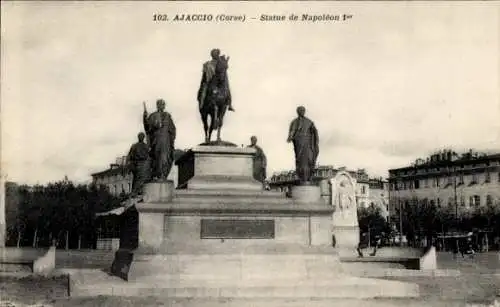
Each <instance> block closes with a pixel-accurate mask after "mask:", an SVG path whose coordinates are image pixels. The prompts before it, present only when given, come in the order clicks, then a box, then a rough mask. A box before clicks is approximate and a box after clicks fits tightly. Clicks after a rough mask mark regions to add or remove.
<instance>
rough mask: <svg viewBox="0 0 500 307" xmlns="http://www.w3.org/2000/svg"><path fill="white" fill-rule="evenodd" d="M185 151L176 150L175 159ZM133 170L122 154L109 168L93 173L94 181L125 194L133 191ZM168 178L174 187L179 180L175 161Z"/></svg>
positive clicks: (116, 193)
mask: <svg viewBox="0 0 500 307" xmlns="http://www.w3.org/2000/svg"><path fill="white" fill-rule="evenodd" d="M184 153H185V151H183V150H178V149H176V150H175V153H174V161H177V159H179V157H181V156H182V155H183V154H184ZM132 179H133V176H132V172H131V171H130V170H129V168H128V167H127V157H126V156H122V157H118V158H116V162H115V163H112V164H110V166H109V168H108V169H106V170H104V171H101V172H97V173H94V174H92V182H93V183H94V184H95V185H97V186H105V187H107V188H108V190H109V192H110V193H111V194H113V195H116V196H118V195H123V194H129V193H130V192H132ZM168 180H172V181H173V182H174V187H176V186H177V182H178V167H177V165H175V163H174V164H173V165H172V170H171V171H170V174H169V175H168Z"/></svg>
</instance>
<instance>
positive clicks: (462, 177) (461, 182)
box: [458, 173, 464, 184]
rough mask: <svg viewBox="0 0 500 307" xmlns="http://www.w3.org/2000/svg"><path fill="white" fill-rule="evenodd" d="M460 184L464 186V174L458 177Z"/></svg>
mask: <svg viewBox="0 0 500 307" xmlns="http://www.w3.org/2000/svg"><path fill="white" fill-rule="evenodd" d="M458 184H464V174H462V173H461V174H460V175H459V176H458Z"/></svg>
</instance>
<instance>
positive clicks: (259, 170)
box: [248, 136, 267, 184]
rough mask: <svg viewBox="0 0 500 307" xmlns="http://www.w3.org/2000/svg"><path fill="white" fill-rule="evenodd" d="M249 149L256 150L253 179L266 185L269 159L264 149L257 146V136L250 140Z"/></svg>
mask: <svg viewBox="0 0 500 307" xmlns="http://www.w3.org/2000/svg"><path fill="white" fill-rule="evenodd" d="M248 147H249V148H255V150H256V152H255V154H254V156H253V178H254V179H255V180H258V181H260V182H262V184H264V181H265V180H266V167H267V158H266V155H265V154H264V151H263V150H262V148H261V147H260V146H259V145H257V137H256V136H252V137H251V138H250V145H248Z"/></svg>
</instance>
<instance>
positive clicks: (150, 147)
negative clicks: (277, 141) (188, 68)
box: [128, 49, 319, 195]
mask: <svg viewBox="0 0 500 307" xmlns="http://www.w3.org/2000/svg"><path fill="white" fill-rule="evenodd" d="M210 55H211V57H212V59H211V60H210V61H207V62H205V63H204V64H203V74H202V81H201V84H200V88H199V90H198V101H199V103H200V108H201V106H202V104H203V102H204V100H205V99H204V97H205V96H206V95H207V88H208V84H209V83H210V80H211V78H214V74H215V72H216V67H217V63H218V61H219V59H220V57H221V56H220V50H219V49H213V50H212V51H211V53H210ZM224 59H225V58H224ZM223 81H224V82H223V83H224V85H225V88H226V89H227V91H228V92H229V83H228V80H227V75H225V79H224V80H223ZM156 107H157V110H156V112H154V113H152V114H149V115H148V112H147V110H146V106H145V105H144V114H143V124H144V131H145V133H143V132H141V133H139V135H138V142H137V143H136V144H134V145H132V147H131V148H130V151H129V154H128V162H129V165H130V168H131V170H132V173H133V178H134V179H133V183H132V194H133V195H136V194H140V192H141V187H142V185H143V184H144V183H146V182H147V181H149V180H153V181H157V180H158V181H161V180H166V179H167V177H168V174H169V173H170V170H171V168H172V165H173V162H174V150H175V139H176V126H175V124H174V121H173V119H172V116H171V115H170V113H168V112H166V111H165V101H164V100H163V99H158V100H157V102H156ZM228 110H230V111H234V108H233V105H232V100H231V99H229V100H228ZM296 112H297V118H295V119H294V120H293V121H292V122H291V123H290V127H289V131H288V138H287V142H289V143H293V148H294V153H295V167H296V173H297V177H298V178H299V180H300V183H301V184H307V183H308V182H310V181H311V178H312V174H313V170H314V168H315V166H316V160H317V157H318V154H319V137H318V130H317V129H316V127H315V125H314V122H313V121H312V120H310V119H309V118H307V117H306V116H305V112H306V109H305V108H304V107H303V106H299V107H298V108H297V110H296ZM249 147H251V148H255V150H256V153H255V155H254V174H253V175H254V178H255V179H256V180H258V181H261V182H264V180H265V178H266V167H267V159H266V156H265V154H264V151H263V150H262V148H260V147H259V146H258V145H257V137H255V136H252V137H251V139H250V145H249Z"/></svg>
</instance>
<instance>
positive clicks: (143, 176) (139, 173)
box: [127, 132, 151, 197]
mask: <svg viewBox="0 0 500 307" xmlns="http://www.w3.org/2000/svg"><path fill="white" fill-rule="evenodd" d="M145 137H146V135H145V134H144V133H143V132H141V133H139V134H138V135H137V138H138V142H137V143H135V144H134V145H132V147H130V151H129V153H128V156H127V163H128V166H129V168H130V170H131V171H132V175H133V180H132V195H131V196H132V197H134V196H137V195H140V194H142V186H143V185H144V183H146V182H147V181H148V180H149V179H150V176H151V164H150V160H149V147H148V145H147V144H146V143H145V142H144V138H145Z"/></svg>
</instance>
